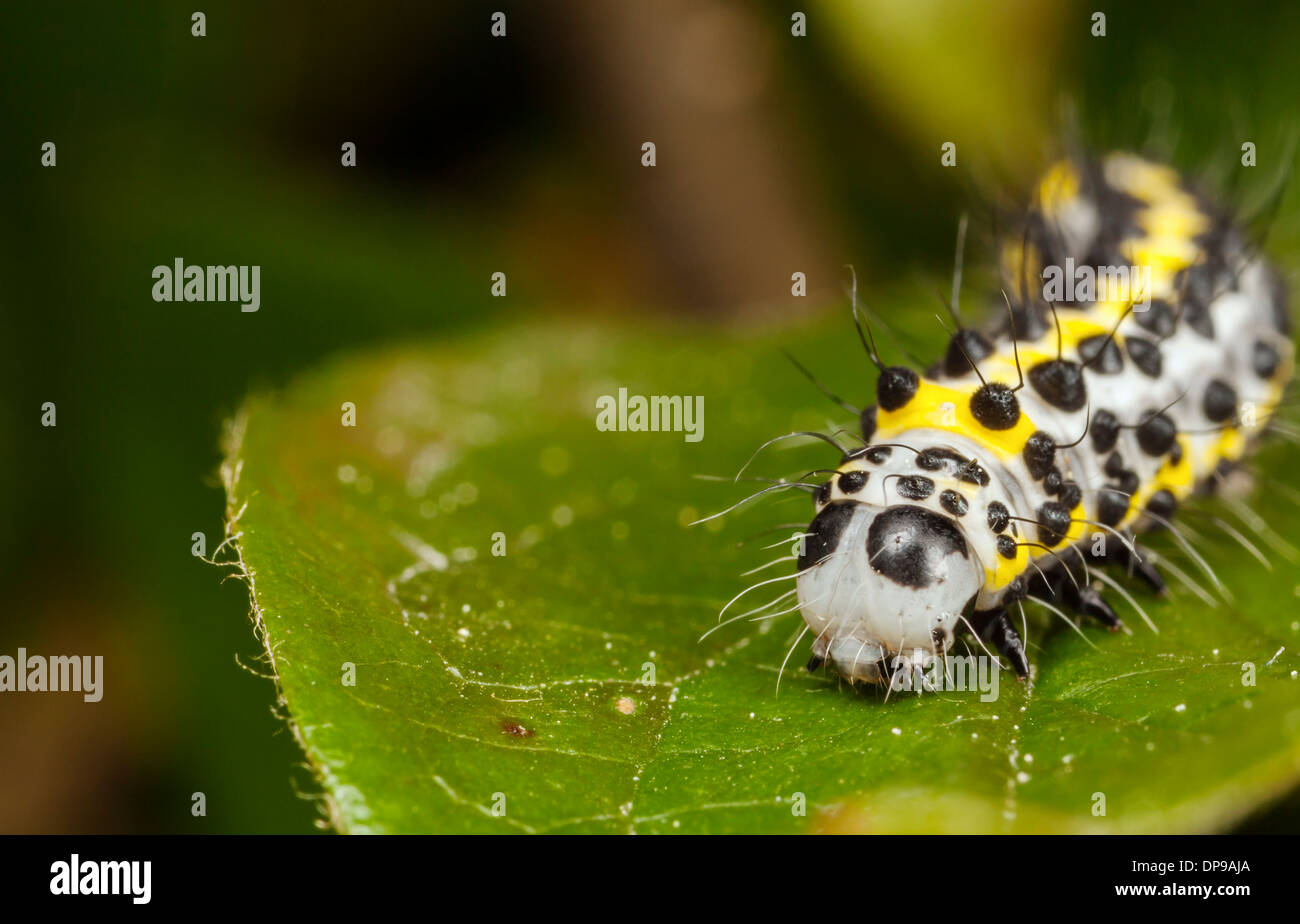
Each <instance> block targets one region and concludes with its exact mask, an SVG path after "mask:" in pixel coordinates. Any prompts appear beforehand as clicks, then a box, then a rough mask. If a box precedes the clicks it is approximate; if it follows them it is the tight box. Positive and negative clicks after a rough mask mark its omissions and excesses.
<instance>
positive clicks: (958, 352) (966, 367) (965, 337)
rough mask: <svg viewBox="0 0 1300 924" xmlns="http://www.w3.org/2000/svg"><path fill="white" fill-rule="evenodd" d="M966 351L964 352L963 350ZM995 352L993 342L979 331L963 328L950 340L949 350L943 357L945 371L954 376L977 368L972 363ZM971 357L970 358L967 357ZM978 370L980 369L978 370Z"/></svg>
mask: <svg viewBox="0 0 1300 924" xmlns="http://www.w3.org/2000/svg"><path fill="white" fill-rule="evenodd" d="M963 350H964V351H965V352H962V351H963ZM992 353H993V344H991V343H989V342H988V340H987V339H986V338H985V337H984V335H983V334H981V333H980V332H979V331H974V330H969V329H968V328H962V329H961V330H959V331H957V333H955V334H953V336H952V339H951V340H949V341H948V351H947V352H946V353H945V354H944V357H943V371H944V373H945V374H947V375H950V376H953V377H954V378H955V377H957V376H961V375H966V374H968V373H969V372H971V371H972V370H976V367H975V366H972V365H971V364H972V363H978V362H979V361H980V360H981V359H983V358H984V357H986V356H989V355H991V354H992ZM967 357H969V358H967ZM976 371H978V370H976Z"/></svg>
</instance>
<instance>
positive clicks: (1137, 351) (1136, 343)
mask: <svg viewBox="0 0 1300 924" xmlns="http://www.w3.org/2000/svg"><path fill="white" fill-rule="evenodd" d="M1124 349H1126V350H1128V355H1129V359H1131V360H1133V365H1135V366H1137V367H1138V368H1139V369H1141V370H1142V374H1143V375H1146V376H1149V377H1151V378H1153V379H1158V378H1160V373H1161V371H1162V370H1163V369H1164V360H1163V358H1162V357H1161V355H1160V347H1158V346H1156V345H1155V344H1154V343H1152V342H1151V341H1150V340H1148V339H1146V338H1145V337H1129V338H1127V339H1125V341H1124Z"/></svg>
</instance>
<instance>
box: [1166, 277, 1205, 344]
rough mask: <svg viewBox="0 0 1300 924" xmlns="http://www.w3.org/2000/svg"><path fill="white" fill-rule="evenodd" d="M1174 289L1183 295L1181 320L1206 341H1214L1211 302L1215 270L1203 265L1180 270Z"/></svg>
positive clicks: (1180, 310)
mask: <svg viewBox="0 0 1300 924" xmlns="http://www.w3.org/2000/svg"><path fill="white" fill-rule="evenodd" d="M1174 288H1175V289H1177V290H1178V291H1179V292H1181V293H1182V301H1181V302H1180V303H1179V320H1181V321H1183V322H1184V323H1186V324H1187V326H1188V327H1190V328H1191V329H1192V330H1194V331H1196V332H1197V333H1198V334H1200V335H1201V336H1202V337H1204V338H1205V339H1206V340H1213V339H1214V321H1213V320H1211V318H1210V302H1211V301H1213V299H1214V270H1213V269H1212V268H1211V267H1209V266H1207V265H1205V264H1203V263H1198V264H1196V265H1194V266H1189V267H1187V268H1186V269H1184V270H1180V271H1179V272H1178V275H1176V276H1175V277H1174Z"/></svg>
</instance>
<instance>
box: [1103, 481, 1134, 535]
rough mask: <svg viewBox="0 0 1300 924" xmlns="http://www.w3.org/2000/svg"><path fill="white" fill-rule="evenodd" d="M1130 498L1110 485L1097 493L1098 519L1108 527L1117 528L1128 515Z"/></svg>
mask: <svg viewBox="0 0 1300 924" xmlns="http://www.w3.org/2000/svg"><path fill="white" fill-rule="evenodd" d="M1128 505H1129V496H1128V495H1127V494H1125V493H1124V492H1123V491H1120V490H1119V489H1118V488H1112V487H1111V486H1110V485H1107V486H1105V487H1103V488H1102V489H1101V490H1100V491H1098V492H1097V519H1098V520H1100V521H1101V522H1102V523H1105V524H1106V525H1107V526H1116V525H1118V524H1119V521H1120V520H1122V519H1124V514H1126V513H1128Z"/></svg>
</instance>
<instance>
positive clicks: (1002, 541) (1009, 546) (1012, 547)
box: [997, 534, 1016, 558]
mask: <svg viewBox="0 0 1300 924" xmlns="http://www.w3.org/2000/svg"><path fill="white" fill-rule="evenodd" d="M997 547H998V554H999V555H1001V556H1002V557H1003V558H1015V557H1016V540H1014V539H1012V538H1011V537H1010V536H1008V535H1005V534H1004V535H1001V536H998V539H997Z"/></svg>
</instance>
